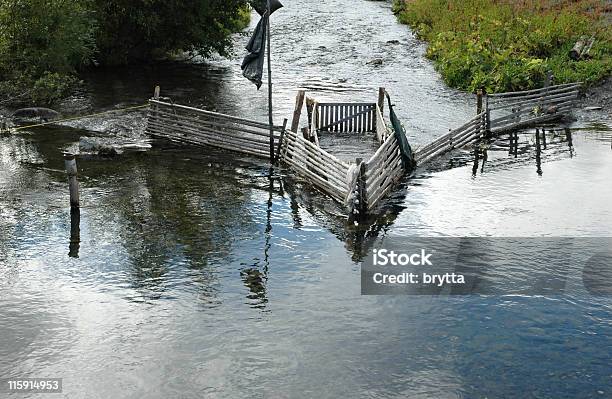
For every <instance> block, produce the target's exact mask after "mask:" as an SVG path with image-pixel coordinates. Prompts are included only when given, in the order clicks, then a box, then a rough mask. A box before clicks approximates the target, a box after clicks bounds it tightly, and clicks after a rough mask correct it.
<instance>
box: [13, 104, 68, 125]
mask: <svg viewBox="0 0 612 399" xmlns="http://www.w3.org/2000/svg"><path fill="white" fill-rule="evenodd" d="M59 117H60V114H59V112H57V111H54V110H52V109H50V108H42V107H32V108H21V109H18V110H17V111H15V112H13V119H41V120H43V121H45V122H46V121H50V120H54V119H57V118H59Z"/></svg>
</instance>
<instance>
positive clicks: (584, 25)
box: [394, 0, 612, 93]
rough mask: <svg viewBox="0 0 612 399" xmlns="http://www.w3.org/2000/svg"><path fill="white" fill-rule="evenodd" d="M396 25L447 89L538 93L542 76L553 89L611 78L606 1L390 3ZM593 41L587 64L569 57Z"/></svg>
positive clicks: (408, 0) (611, 43)
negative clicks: (423, 44)
mask: <svg viewBox="0 0 612 399" xmlns="http://www.w3.org/2000/svg"><path fill="white" fill-rule="evenodd" d="M394 8H395V12H396V13H397V15H398V18H399V20H400V21H401V22H402V23H405V24H408V25H410V26H411V27H412V28H413V30H414V31H415V32H416V34H417V35H418V36H419V37H420V38H422V39H423V40H426V41H427V42H428V43H429V47H428V50H427V57H428V58H430V59H432V60H434V61H435V64H436V67H437V69H438V70H439V72H440V73H441V74H442V77H443V78H444V80H445V82H446V83H447V84H448V85H449V86H452V87H456V88H459V89H462V90H467V91H470V92H474V91H475V90H477V89H478V88H479V87H485V88H486V89H487V92H490V93H492V92H501V91H513V90H523V89H531V88H534V87H541V86H542V84H543V82H544V79H545V77H546V74H547V71H552V73H553V74H554V77H555V83H566V82H572V81H583V82H585V83H587V84H592V83H594V82H597V81H599V80H601V79H602V78H604V77H606V76H609V75H610V74H611V72H612V28H611V26H610V22H611V20H612V17H611V15H612V14H611V13H612V6H611V5H610V4H609V3H608V2H607V1H606V0H539V1H538V0H521V1H509V0H395V4H394ZM582 35H588V36H589V37H590V36H592V35H593V36H595V38H596V41H595V44H594V46H593V47H592V49H591V51H590V58H589V59H585V60H580V61H573V60H572V59H571V58H570V57H569V51H570V50H571V48H572V47H573V46H574V44H575V43H576V41H577V40H578V39H579V38H580V37H581V36H582Z"/></svg>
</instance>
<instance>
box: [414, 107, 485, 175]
mask: <svg viewBox="0 0 612 399" xmlns="http://www.w3.org/2000/svg"><path fill="white" fill-rule="evenodd" d="M486 136H487V113H486V112H481V113H480V114H478V115H476V116H475V117H474V118H472V119H471V120H470V121H469V122H468V123H466V124H464V125H463V126H461V127H459V128H457V129H455V130H452V131H450V132H448V133H446V134H445V135H443V136H441V137H438V138H437V139H436V140H434V141H432V142H431V143H429V144H427V145H426V146H424V147H422V148H419V149H418V150H417V151H416V152H415V154H414V157H415V159H416V161H417V164H418V165H422V164H424V163H426V162H428V161H431V160H432V159H435V158H437V157H439V156H440V155H443V154H445V153H447V152H449V151H452V150H454V149H456V148H461V147H464V146H466V145H468V144H472V143H474V142H477V141H480V140H483V139H485V138H486Z"/></svg>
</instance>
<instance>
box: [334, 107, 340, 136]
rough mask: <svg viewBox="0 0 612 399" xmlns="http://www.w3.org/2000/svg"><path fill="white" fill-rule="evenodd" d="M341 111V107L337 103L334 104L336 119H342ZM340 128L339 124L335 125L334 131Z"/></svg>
mask: <svg viewBox="0 0 612 399" xmlns="http://www.w3.org/2000/svg"><path fill="white" fill-rule="evenodd" d="M339 115H340V111H339V107H338V106H337V105H334V120H336V121H337V120H339V119H340V116H339ZM339 129H340V127H339V126H338V125H335V126H334V132H337V131H338V130H339Z"/></svg>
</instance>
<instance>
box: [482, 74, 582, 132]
mask: <svg viewBox="0 0 612 399" xmlns="http://www.w3.org/2000/svg"><path fill="white" fill-rule="evenodd" d="M580 87H581V83H569V84H563V85H556V86H548V87H544V88H541V89H536V90H528V91H520V92H513V93H501V94H491V95H488V96H487V97H486V99H487V100H486V109H485V110H486V111H488V112H489V113H490V116H489V118H490V124H491V132H492V133H493V134H496V133H502V132H505V131H508V130H513V129H520V128H523V127H529V126H532V125H534V124H536V123H542V122H547V121H551V120H555V119H557V118H559V117H561V116H563V115H564V114H566V113H567V112H568V111H569V110H571V109H572V107H573V106H574V104H575V102H576V101H577V100H578V96H579V94H580Z"/></svg>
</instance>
